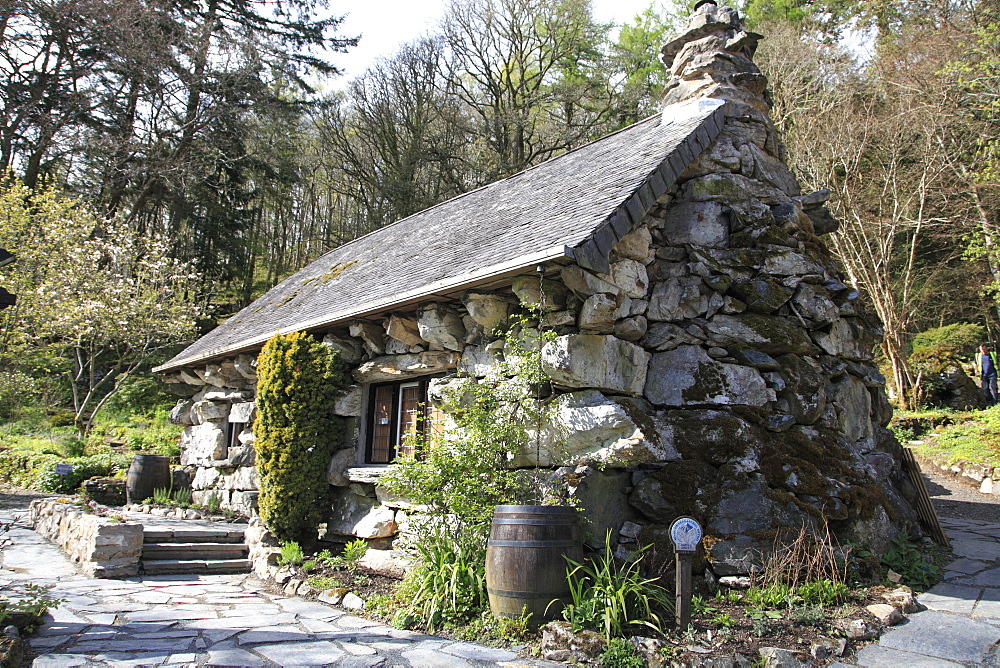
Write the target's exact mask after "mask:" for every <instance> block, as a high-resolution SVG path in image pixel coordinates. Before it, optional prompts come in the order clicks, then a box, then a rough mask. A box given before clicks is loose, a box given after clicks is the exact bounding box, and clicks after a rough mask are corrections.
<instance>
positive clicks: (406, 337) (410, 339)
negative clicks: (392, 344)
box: [385, 314, 424, 346]
mask: <svg viewBox="0 0 1000 668" xmlns="http://www.w3.org/2000/svg"><path fill="white" fill-rule="evenodd" d="M385 333H386V334H387V335H389V336H390V337H392V338H394V339H396V340H397V341H399V342H400V343H402V344H404V345H406V346H419V345H423V343H424V340H423V339H422V338H421V337H420V326H419V325H418V324H417V321H416V319H414V318H406V317H403V316H401V315H396V314H392V315H390V316H389V320H388V321H386V323H385Z"/></svg>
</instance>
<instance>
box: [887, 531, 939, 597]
mask: <svg viewBox="0 0 1000 668" xmlns="http://www.w3.org/2000/svg"><path fill="white" fill-rule="evenodd" d="M882 563H883V564H884V565H885V566H887V567H888V568H891V569H892V570H894V571H896V572H897V573H899V574H900V575H902V576H903V583H904V584H907V585H910V586H911V587H920V588H922V589H928V588H930V587H932V586H934V584H935V583H937V581H938V579H939V575H940V573H939V570H938V567H937V566H936V565H934V564H933V563H931V562H929V561H926V560H925V559H924V553H923V551H921V550H920V549H919V548H917V547H916V546H915V545H914V544H913V543H911V542H910V541H909V540H907V538H906V536H905V535H903V534H900V535H899V536H896V538H894V539H893V541H892V547H890V548H889V549H888V550H887V551H886V553H885V554H883V555H882Z"/></svg>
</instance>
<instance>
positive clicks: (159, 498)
mask: <svg viewBox="0 0 1000 668" xmlns="http://www.w3.org/2000/svg"><path fill="white" fill-rule="evenodd" d="M153 503H155V504H156V505H158V506H169V505H172V504H173V498H172V497H171V496H170V488H169V487H157V488H155V489H154V490H153Z"/></svg>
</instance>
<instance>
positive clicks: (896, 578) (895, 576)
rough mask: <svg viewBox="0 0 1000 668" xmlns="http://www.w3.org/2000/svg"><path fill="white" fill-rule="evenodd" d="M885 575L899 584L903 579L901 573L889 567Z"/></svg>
mask: <svg viewBox="0 0 1000 668" xmlns="http://www.w3.org/2000/svg"><path fill="white" fill-rule="evenodd" d="M885 577H886V578H888V579H889V581H890V582H895V583H896V584H899V583H900V582H902V580H903V576H902V575H900V574H899V573H897V572H896V571H894V570H891V569H890V570H889V572H888V573H886V576H885Z"/></svg>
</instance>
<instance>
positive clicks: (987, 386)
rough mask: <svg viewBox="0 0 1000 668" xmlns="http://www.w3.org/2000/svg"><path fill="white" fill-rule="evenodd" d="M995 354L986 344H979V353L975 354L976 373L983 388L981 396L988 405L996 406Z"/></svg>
mask: <svg viewBox="0 0 1000 668" xmlns="http://www.w3.org/2000/svg"><path fill="white" fill-rule="evenodd" d="M997 367H998V365H997V354H996V353H995V352H994V351H993V350H992V349H991V348H990V346H988V345H987V344H985V343H984V344H983V345H981V346H979V353H977V354H976V374H978V376H979V380H980V387H981V388H983V396H985V397H986V403H987V405H989V406H996V405H997V402H998V401H1000V396H997Z"/></svg>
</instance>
